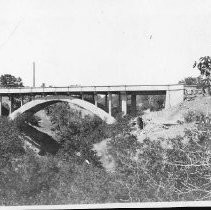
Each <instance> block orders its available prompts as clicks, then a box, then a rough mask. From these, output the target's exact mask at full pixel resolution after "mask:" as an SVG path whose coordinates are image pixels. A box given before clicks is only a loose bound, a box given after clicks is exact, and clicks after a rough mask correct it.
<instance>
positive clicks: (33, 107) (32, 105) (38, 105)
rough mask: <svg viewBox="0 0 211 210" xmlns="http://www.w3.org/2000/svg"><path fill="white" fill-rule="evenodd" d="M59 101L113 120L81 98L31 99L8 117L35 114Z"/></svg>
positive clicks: (112, 119) (106, 119)
mask: <svg viewBox="0 0 211 210" xmlns="http://www.w3.org/2000/svg"><path fill="white" fill-rule="evenodd" d="M59 102H67V103H68V104H69V106H70V108H72V109H76V110H77V109H78V110H83V111H84V113H85V114H90V115H96V116H98V117H100V118H101V119H102V120H104V121H105V122H106V123H108V124H112V123H114V122H115V119H114V118H113V117H112V116H110V115H109V114H108V113H107V112H105V111H104V110H102V109H100V108H98V107H96V106H95V105H93V104H91V103H89V102H87V101H84V100H81V99H67V98H65V99H38V100H33V101H30V102H28V103H26V104H24V105H23V106H22V107H20V108H19V109H17V110H15V111H14V112H12V113H11V114H10V115H9V118H10V119H11V120H14V119H15V118H16V117H17V116H19V115H21V114H23V113H26V112H30V113H31V114H35V113H36V112H38V111H40V110H42V109H44V108H46V107H48V106H50V105H52V104H56V103H59Z"/></svg>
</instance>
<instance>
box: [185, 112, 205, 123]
mask: <svg viewBox="0 0 211 210" xmlns="http://www.w3.org/2000/svg"><path fill="white" fill-rule="evenodd" d="M204 117H205V115H204V113H203V112H199V111H193V110H190V111H188V112H187V113H185V115H184V120H185V122H187V123H191V122H195V121H197V122H198V121H199V120H200V119H202V118H204Z"/></svg>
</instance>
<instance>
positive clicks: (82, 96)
mask: <svg viewBox="0 0 211 210" xmlns="http://www.w3.org/2000/svg"><path fill="white" fill-rule="evenodd" d="M81 100H83V101H84V94H83V93H81Z"/></svg>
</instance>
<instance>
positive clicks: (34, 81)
mask: <svg viewBox="0 0 211 210" xmlns="http://www.w3.org/2000/svg"><path fill="white" fill-rule="evenodd" d="M33 87H35V62H33Z"/></svg>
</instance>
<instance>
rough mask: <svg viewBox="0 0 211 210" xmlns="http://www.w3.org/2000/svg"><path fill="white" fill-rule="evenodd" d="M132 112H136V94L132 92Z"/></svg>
mask: <svg viewBox="0 0 211 210" xmlns="http://www.w3.org/2000/svg"><path fill="white" fill-rule="evenodd" d="M131 113H132V114H136V94H135V93H132V94H131Z"/></svg>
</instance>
